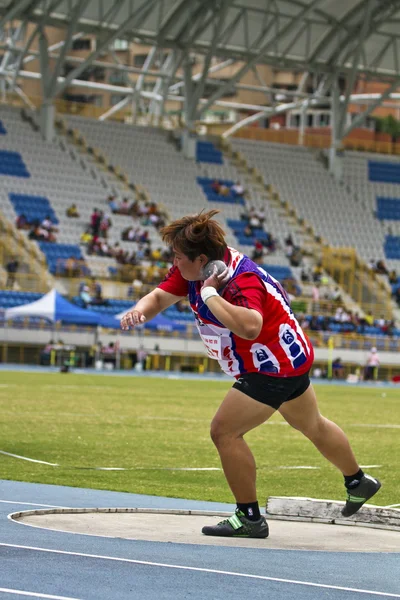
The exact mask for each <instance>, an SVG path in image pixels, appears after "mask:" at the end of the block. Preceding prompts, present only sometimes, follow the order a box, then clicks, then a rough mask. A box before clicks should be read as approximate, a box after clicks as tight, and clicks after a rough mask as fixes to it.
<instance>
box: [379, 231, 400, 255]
mask: <svg viewBox="0 0 400 600" xmlns="http://www.w3.org/2000/svg"><path fill="white" fill-rule="evenodd" d="M383 248H384V250H385V256H386V258H400V237H399V236H396V235H387V236H386V239H385V244H384V246H383Z"/></svg>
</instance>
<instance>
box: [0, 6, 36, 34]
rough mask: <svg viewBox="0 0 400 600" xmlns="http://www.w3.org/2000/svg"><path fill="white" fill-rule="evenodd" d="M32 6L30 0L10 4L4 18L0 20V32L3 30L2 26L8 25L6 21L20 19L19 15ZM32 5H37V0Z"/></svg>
mask: <svg viewBox="0 0 400 600" xmlns="http://www.w3.org/2000/svg"><path fill="white" fill-rule="evenodd" d="M31 4H32V0H17V1H16V2H11V5H10V6H11V8H10V10H9V11H8V12H6V14H5V15H4V17H2V18H1V19H0V30H1V29H4V25H5V24H6V23H8V21H12V20H13V19H20V18H21V13H22V12H23V11H24V10H26V9H27V8H29V6H30V5H31ZM33 4H39V0H36V1H35V2H33Z"/></svg>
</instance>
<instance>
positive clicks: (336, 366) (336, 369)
mask: <svg viewBox="0 0 400 600" xmlns="http://www.w3.org/2000/svg"><path fill="white" fill-rule="evenodd" d="M332 376H333V379H343V376H344V364H343V363H342V359H341V358H340V357H338V358H335V359H334V360H333V361H332Z"/></svg>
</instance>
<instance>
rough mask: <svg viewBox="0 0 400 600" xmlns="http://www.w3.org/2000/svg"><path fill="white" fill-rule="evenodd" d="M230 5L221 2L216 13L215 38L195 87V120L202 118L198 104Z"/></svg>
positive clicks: (213, 37) (226, 2)
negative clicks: (198, 110)
mask: <svg viewBox="0 0 400 600" xmlns="http://www.w3.org/2000/svg"><path fill="white" fill-rule="evenodd" d="M229 3H230V2H229V0H220V6H219V12H218V13H216V15H215V16H216V17H217V19H216V21H215V25H214V31H213V36H212V40H211V45H210V48H209V50H208V53H207V55H206V58H205V61H204V65H203V72H202V75H201V78H200V81H199V83H198V84H195V86H194V98H193V102H194V103H195V108H194V110H195V112H196V113H197V114H196V115H193V116H194V118H196V117H198V118H199V117H200V114H198V112H197V104H198V102H199V100H200V98H201V97H202V95H203V92H204V88H205V85H206V79H207V75H208V71H209V69H210V65H211V60H212V57H213V56H214V54H215V50H216V48H217V44H218V39H219V36H220V33H221V30H222V27H223V25H224V21H225V16H226V13H227V10H228V6H229Z"/></svg>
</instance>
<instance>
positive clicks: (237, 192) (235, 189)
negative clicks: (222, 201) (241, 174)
mask: <svg viewBox="0 0 400 600" xmlns="http://www.w3.org/2000/svg"><path fill="white" fill-rule="evenodd" d="M231 192H232V194H233V196H235V197H236V196H243V194H244V187H243V186H242V185H241V183H240V181H237V182H236V183H234V184H233V185H232V186H231Z"/></svg>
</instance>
